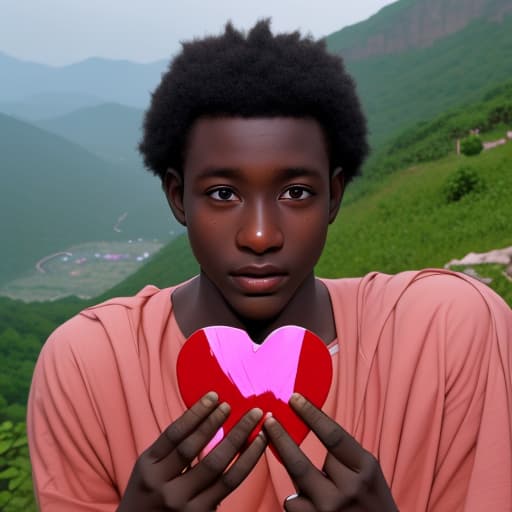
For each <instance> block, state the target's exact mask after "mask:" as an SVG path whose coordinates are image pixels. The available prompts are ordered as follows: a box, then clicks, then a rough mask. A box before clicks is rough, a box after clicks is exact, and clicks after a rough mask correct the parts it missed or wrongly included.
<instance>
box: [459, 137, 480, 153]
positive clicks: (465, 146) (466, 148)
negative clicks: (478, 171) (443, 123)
mask: <svg viewBox="0 0 512 512" xmlns="http://www.w3.org/2000/svg"><path fill="white" fill-rule="evenodd" d="M482 149H484V145H483V143H482V139H481V138H480V137H479V136H478V135H469V136H468V137H466V138H465V139H462V140H461V141H460V150H461V152H462V154H463V155H466V156H474V155H478V154H480V153H481V152H482Z"/></svg>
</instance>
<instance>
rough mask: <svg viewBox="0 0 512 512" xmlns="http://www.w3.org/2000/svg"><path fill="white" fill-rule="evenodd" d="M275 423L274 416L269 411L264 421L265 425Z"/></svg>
mask: <svg viewBox="0 0 512 512" xmlns="http://www.w3.org/2000/svg"><path fill="white" fill-rule="evenodd" d="M273 421H276V420H275V419H274V415H273V414H272V413H271V412H270V411H269V412H267V414H265V419H264V421H263V424H264V425H265V424H266V423H270V424H272V422H273Z"/></svg>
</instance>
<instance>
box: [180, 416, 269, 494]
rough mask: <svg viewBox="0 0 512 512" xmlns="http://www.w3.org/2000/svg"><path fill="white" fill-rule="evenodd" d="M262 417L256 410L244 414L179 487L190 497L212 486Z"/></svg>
mask: <svg viewBox="0 0 512 512" xmlns="http://www.w3.org/2000/svg"><path fill="white" fill-rule="evenodd" d="M262 416H263V411H262V410H261V409H257V408H256V409H252V410H251V411H249V412H248V413H247V414H245V415H244V416H243V417H242V419H241V420H240V421H239V422H238V423H237V424H236V425H235V426H234V427H233V428H232V429H231V431H230V432H229V433H228V434H227V435H226V437H225V438H224V439H223V440H222V441H221V442H220V443H219V444H218V445H217V446H216V447H215V448H214V449H213V450H212V451H211V452H210V453H209V454H208V455H207V456H206V457H205V458H204V459H203V460H201V462H199V463H198V464H197V465H196V466H195V467H194V468H193V469H192V470H191V471H188V472H187V473H186V474H185V475H183V477H182V478H180V485H184V486H186V487H187V488H189V489H190V490H191V492H192V496H193V495H195V494H196V493H199V492H200V491H202V490H203V489H205V488H206V487H208V486H210V485H212V484H213V483H214V482H215V481H216V480H217V479H218V478H219V477H220V476H221V475H222V473H223V472H224V470H225V469H226V468H227V467H228V465H229V464H230V462H231V461H232V460H233V459H234V458H235V457H236V455H237V454H238V453H239V452H240V451H241V450H242V448H243V447H244V446H245V444H246V443H247V439H248V438H249V435H250V434H251V432H252V431H253V430H254V427H256V425H257V424H258V422H259V421H260V420H261V418H262Z"/></svg>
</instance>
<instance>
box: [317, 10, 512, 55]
mask: <svg viewBox="0 0 512 512" xmlns="http://www.w3.org/2000/svg"><path fill="white" fill-rule="evenodd" d="M510 13H512V4H511V3H510V1H509V0H448V1H447V0H400V1H398V2H394V3H393V4H390V5H388V6H385V7H383V8H382V9H381V10H380V11H378V12H377V13H376V14H374V15H373V16H371V17H370V18H368V19H367V20H365V21H362V22H360V23H357V24H355V25H351V26H349V27H345V28H343V29H341V30H339V31H337V32H334V33H332V34H330V35H328V36H327V37H326V42H327V45H328V48H329V49H330V50H331V51H333V52H335V53H341V54H342V55H343V57H344V58H345V59H346V60H348V61H351V60H352V61H357V60H362V59H367V58H369V57H375V56H379V55H389V54H396V53H401V52H404V51H408V50H411V49H415V48H426V47H429V46H431V45H432V44H433V43H435V42H436V41H438V40H440V39H443V38H444V37H447V36H449V35H451V34H454V33H456V32H459V31H461V30H463V29H464V28H466V27H467V26H468V25H469V24H470V23H471V22H472V21H474V20H476V19H485V20H488V21H493V22H497V23H499V22H502V21H503V18H504V17H505V15H507V14H510Z"/></svg>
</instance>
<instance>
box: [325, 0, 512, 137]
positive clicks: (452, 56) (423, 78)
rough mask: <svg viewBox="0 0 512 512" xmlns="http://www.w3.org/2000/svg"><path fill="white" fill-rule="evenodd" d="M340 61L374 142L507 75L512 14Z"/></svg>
mask: <svg viewBox="0 0 512 512" xmlns="http://www.w3.org/2000/svg"><path fill="white" fill-rule="evenodd" d="M400 4H401V2H399V3H398V4H396V6H397V8H398V7H399V5H400ZM327 42H328V43H329V38H328V39H327ZM346 65H347V68H348V70H349V71H350V72H351V73H352V75H353V76H354V78H355V80H356V82H357V85H358V91H359V93H360V95H361V99H362V102H363V105H364V108H365V111H366V113H367V116H368V121H369V127H370V131H371V139H372V144H373V145H374V146H378V145H380V144H381V143H382V142H383V141H385V140H389V138H391V136H393V135H396V134H397V132H399V131H402V130H403V129H404V128H405V127H406V126H411V125H413V124H414V123H416V122H419V121H421V120H424V119H431V118H432V117H434V116H435V115H437V114H440V113H441V112H443V111H445V110H447V109H448V108H452V107H455V106H459V105H462V104H464V103H467V102H470V101H475V100H476V99H478V98H479V96H480V95H481V93H482V90H484V89H487V88H489V87H491V86H493V85H497V84H499V83H501V82H503V81H505V80H508V79H510V77H512V15H508V16H507V17H505V18H504V20H503V21H502V22H501V23H498V22H491V21H486V20H479V21H475V22H473V23H471V24H470V25H468V26H467V27H466V28H465V29H464V30H461V31H459V32H457V33H455V34H453V35H450V36H448V37H446V38H444V39H441V40H439V41H437V42H436V43H434V44H433V45H432V46H430V47H428V48H420V49H413V50H409V51H407V52H404V53H400V54H394V55H386V56H377V57H369V58H366V59H362V60H357V61H347V62H346Z"/></svg>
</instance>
